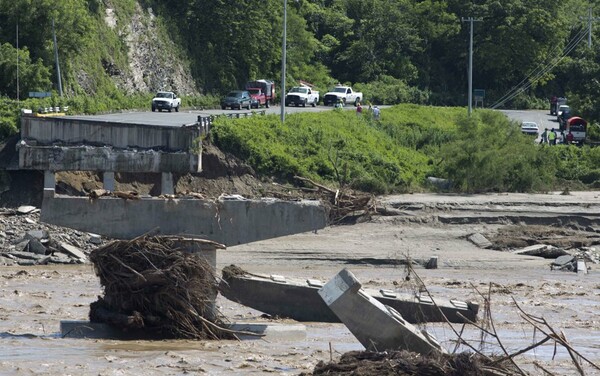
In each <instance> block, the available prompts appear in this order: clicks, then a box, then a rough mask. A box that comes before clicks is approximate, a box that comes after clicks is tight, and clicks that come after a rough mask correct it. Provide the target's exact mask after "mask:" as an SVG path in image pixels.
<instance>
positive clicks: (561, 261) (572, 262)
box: [550, 255, 577, 272]
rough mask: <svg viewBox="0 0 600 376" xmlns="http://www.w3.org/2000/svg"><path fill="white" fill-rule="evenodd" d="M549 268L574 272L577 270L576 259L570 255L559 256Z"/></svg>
mask: <svg viewBox="0 0 600 376" xmlns="http://www.w3.org/2000/svg"><path fill="white" fill-rule="evenodd" d="M550 269H551V270H566V271H570V272H574V271H577V260H576V259H575V257H574V256H571V255H565V256H560V257H558V258H557V259H556V260H554V261H553V262H552V264H550Z"/></svg>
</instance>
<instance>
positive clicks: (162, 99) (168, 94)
mask: <svg viewBox="0 0 600 376" xmlns="http://www.w3.org/2000/svg"><path fill="white" fill-rule="evenodd" d="M180 106H181V99H180V98H177V95H176V94H175V93H173V92H172V91H159V92H158V93H156V95H155V96H154V98H152V112H154V111H156V110H158V112H161V111H162V110H167V111H169V112H171V111H173V110H175V112H179V107H180Z"/></svg>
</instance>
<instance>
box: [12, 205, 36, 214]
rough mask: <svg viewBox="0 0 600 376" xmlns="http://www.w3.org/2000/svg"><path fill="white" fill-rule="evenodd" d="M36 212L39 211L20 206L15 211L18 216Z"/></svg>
mask: <svg viewBox="0 0 600 376" xmlns="http://www.w3.org/2000/svg"><path fill="white" fill-rule="evenodd" d="M38 211H39V209H38V208H36V207H35V206H31V205H22V206H19V208H18V209H17V213H18V214H32V213H37V212H38Z"/></svg>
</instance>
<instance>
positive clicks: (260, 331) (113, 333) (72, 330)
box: [60, 320, 306, 341]
mask: <svg viewBox="0 0 600 376" xmlns="http://www.w3.org/2000/svg"><path fill="white" fill-rule="evenodd" d="M228 329H230V330H234V331H244V332H250V333H254V334H256V335H251V334H240V335H238V338H239V339H241V340H257V339H262V340H266V341H302V340H304V339H306V326H304V325H302V324H282V323H260V322H239V323H231V324H229V326H228ZM60 334H61V336H62V337H63V338H95V339H118V340H135V339H146V338H151V336H149V334H148V333H145V332H139V333H132V332H131V331H122V330H119V329H116V328H114V327H112V326H110V325H108V324H104V323H96V322H90V321H86V320H62V321H61V322H60Z"/></svg>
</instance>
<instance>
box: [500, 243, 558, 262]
mask: <svg viewBox="0 0 600 376" xmlns="http://www.w3.org/2000/svg"><path fill="white" fill-rule="evenodd" d="M511 253H513V254H515V255H527V256H539V257H543V258H547V259H549V258H552V259H553V258H557V257H560V256H565V255H568V254H569V253H568V252H567V251H565V250H564V249H561V248H557V247H554V246H552V245H548V244H534V245H530V246H529V247H525V248H519V249H515V250H514V251H512V252H511Z"/></svg>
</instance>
